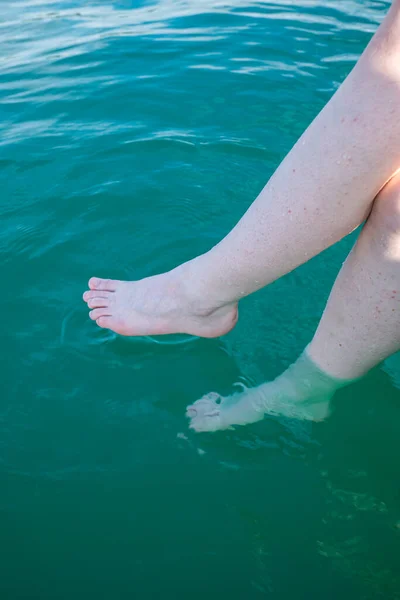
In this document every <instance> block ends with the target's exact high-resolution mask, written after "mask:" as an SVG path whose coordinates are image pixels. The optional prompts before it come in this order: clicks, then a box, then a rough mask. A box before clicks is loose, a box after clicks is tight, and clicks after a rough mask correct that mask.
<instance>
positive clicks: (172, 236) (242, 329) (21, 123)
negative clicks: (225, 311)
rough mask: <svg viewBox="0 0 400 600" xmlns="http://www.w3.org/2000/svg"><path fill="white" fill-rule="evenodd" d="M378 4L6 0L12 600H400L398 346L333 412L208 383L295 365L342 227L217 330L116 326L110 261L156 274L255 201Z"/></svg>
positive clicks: (336, 260)
mask: <svg viewBox="0 0 400 600" xmlns="http://www.w3.org/2000/svg"><path fill="white" fill-rule="evenodd" d="M387 8H388V3H387V2H381V1H378V0H376V1H373V0H365V1H363V2H362V1H361V0H327V1H326V2H320V3H317V2H315V1H314V0H299V1H296V2H294V1H291V0H281V1H279V0H277V1H270V2H261V1H259V2H257V1H253V2H251V1H249V0H226V1H217V0H193V1H183V0H159V1H158V2H143V1H141V0H139V1H138V2H134V1H133V0H114V1H112V0H98V1H97V2H96V1H91V0H88V1H85V2H83V1H81V2H79V1H78V0H48V1H46V0H26V1H23V2H21V1H18V0H13V1H11V0H2V2H1V3H0V185H1V194H0V216H1V228H0V271H1V278H0V280H1V295H2V318H3V328H2V332H3V335H2V344H1V350H0V352H1V365H2V369H1V370H2V377H1V389H2V393H1V395H0V485H1V488H0V489H1V493H0V531H1V534H0V535H1V538H0V539H1V545H0V558H1V560H0V592H1V598H4V600H39V599H40V600H70V599H71V598H75V599H76V600H80V599H83V598H85V599H88V598H93V599H94V598H95V599H96V600H97V599H103V598H104V599H107V600H109V599H112V600H122V599H125V598H135V599H136V598H137V599H138V600H142V599H143V600H147V599H149V600H150V599H155V598H168V599H170V598H171V599H176V600H181V599H182V600H186V599H191V600H192V599H193V600H195V599H200V598H210V599H212V600H214V599H217V598H231V599H234V600H253V599H258V598H263V597H267V596H268V597H272V598H274V599H275V598H276V599H282V600H289V599H294V598H296V599H307V600H309V599H313V598H316V599H324V600H325V599H329V598H332V599H336V598H338V597H340V596H339V595H340V594H341V597H343V598H346V599H352V600H354V599H366V600H375V599H380V598H382V599H385V600H395V599H397V598H400V576H399V572H400V564H399V561H400V540H399V536H400V506H399V501H400V497H399V483H398V481H399V479H398V478H399V472H400V459H399V433H400V408H399V398H400V393H399V387H400V364H399V363H400V361H399V360H397V359H396V357H395V358H392V359H391V360H389V361H387V362H386V363H385V364H384V365H383V366H381V367H379V368H378V369H376V370H375V371H373V372H372V373H371V374H370V375H369V376H368V377H367V378H366V379H365V380H364V381H362V382H360V383H358V384H357V385H355V386H353V387H352V388H349V389H347V390H343V391H341V392H340V393H339V394H338V395H337V397H336V400H335V411H334V414H333V416H332V418H331V419H330V420H329V421H328V422H327V423H325V424H316V425H314V426H307V427H305V426H301V427H300V426H299V424H296V423H295V422H292V421H285V420H280V419H275V418H269V419H266V420H265V421H264V422H263V423H259V424H257V425H254V426H251V427H248V428H242V429H239V430H237V431H228V432H223V433H220V434H216V435H213V436H208V435H197V436H196V435H194V434H193V433H191V432H189V431H188V429H187V423H186V421H185V417H184V410H185V407H186V405H187V404H188V403H190V402H192V401H194V400H195V399H197V398H198V397H199V396H200V395H201V394H203V393H205V392H208V391H210V390H218V391H220V392H229V391H231V390H232V386H233V384H234V383H235V382H237V381H244V382H246V383H257V382H261V381H262V380H265V379H269V378H271V377H274V376H276V375H277V374H278V373H279V372H280V371H281V370H282V369H284V368H285V367H286V366H287V365H288V364H290V362H292V361H293V360H294V359H295V357H296V356H297V354H298V353H299V352H300V351H301V350H302V348H303V346H304V345H305V344H306V343H307V342H308V340H309V339H310V337H311V335H312V333H313V331H314V329H315V326H316V324H317V322H318V318H319V316H320V314H321V311H322V309H323V306H324V303H325V300H326V298H327V294H328V292H329V288H330V286H331V284H332V282H333V279H334V277H335V275H336V273H337V271H338V269H339V266H340V265H341V262H342V260H343V258H344V256H345V255H346V252H347V251H348V249H349V248H350V246H351V243H352V240H345V241H344V242H342V243H341V244H339V245H338V246H336V247H335V248H333V249H331V250H329V251H328V252H326V253H324V254H323V255H322V256H320V257H318V258H317V259H315V260H313V261H312V262H311V263H309V264H308V265H306V266H304V267H302V268H301V269H299V270H298V271H296V272H295V273H293V274H291V275H289V276H287V277H285V278H284V279H282V280H281V281H279V282H277V283H275V284H274V285H272V286H270V287H269V288H267V289H266V290H263V291H262V292H260V293H258V294H256V295H255V296H254V297H252V298H249V299H247V300H246V301H245V302H244V303H243V307H242V312H241V320H240V323H239V325H238V327H237V328H236V329H235V330H234V331H233V332H232V333H231V334H229V335H228V336H226V337H225V338H223V339H221V340H195V341H193V342H191V343H187V344H186V343H183V344H170V345H161V344H156V343H154V342H152V341H151V340H143V339H136V340H127V339H121V338H117V337H115V336H114V335H112V334H110V333H106V332H104V331H99V330H97V329H96V327H95V326H94V325H93V324H92V323H91V322H90V321H89V320H88V318H87V312H86V310H85V307H84V305H83V303H82V300H81V294H82V292H83V291H84V289H85V286H86V281H87V279H88V278H89V276H91V275H92V274H99V275H104V276H111V277H116V278H117V277H119V278H139V277H142V276H145V275H148V274H154V273H157V272H159V271H162V270H165V269H168V268H170V267H172V266H173V265H175V264H176V263H177V262H179V261H182V260H185V259H188V258H190V257H191V256H194V255H195V254H197V253H199V252H203V251H205V250H207V249H208V248H209V247H210V246H211V245H213V244H215V243H216V242H217V241H218V240H219V239H220V238H221V236H223V235H224V234H225V233H226V232H227V231H228V230H229V229H230V228H231V227H232V225H233V224H234V223H235V222H236V220H237V219H238V218H239V216H240V215H241V214H242V213H243V211H244V210H245V209H246V207H247V206H248V205H249V204H250V203H251V201H252V200H253V199H254V197H255V196H256V194H257V193H258V192H259V190H260V189H261V187H262V186H263V185H264V183H265V182H266V180H267V178H268V177H269V176H270V174H271V173H272V172H273V170H274V169H275V168H276V166H277V165H278V164H279V161H280V160H281V159H282V158H283V156H284V155H285V153H286V152H287V151H288V150H289V149H290V147H291V145H292V144H293V143H294V142H295V141H296V139H297V137H298V136H299V134H300V133H301V132H302V131H303V130H304V128H305V127H306V126H307V124H308V123H309V122H310V121H311V120H312V118H313V117H314V116H315V115H316V113H317V112H318V111H319V110H320V109H321V108H322V106H323V105H324V103H325V102H326V101H327V100H328V99H329V98H330V96H331V95H332V93H333V92H334V90H335V89H336V88H337V87H338V85H339V84H340V82H341V81H342V80H343V78H344V77H345V76H346V74H347V73H348V71H349V70H350V69H351V67H352V65H353V64H354V62H355V61H356V59H357V57H358V56H359V54H360V53H361V51H362V50H363V48H364V46H365V45H366V43H367V42H368V40H369V39H370V37H371V35H372V33H373V32H374V31H375V29H376V27H377V25H378V24H379V22H380V21H381V20H382V18H383V15H384V14H385V12H386V10H387Z"/></svg>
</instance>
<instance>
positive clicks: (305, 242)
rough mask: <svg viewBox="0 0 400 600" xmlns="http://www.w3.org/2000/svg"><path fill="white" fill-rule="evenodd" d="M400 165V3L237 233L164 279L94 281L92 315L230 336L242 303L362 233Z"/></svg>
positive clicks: (129, 328) (126, 329)
mask: <svg viewBox="0 0 400 600" xmlns="http://www.w3.org/2000/svg"><path fill="white" fill-rule="evenodd" d="M399 164H400V0H395V2H394V3H393V6H392V8H391V10H390V11H389V14H388V15H387V17H386V19H385V21H384V22H383V24H382V25H381V27H380V28H379V30H378V32H377V33H376V35H375V36H374V38H373V39H372V41H371V43H370V44H369V46H368V48H367V49H366V51H365V52H364V54H363V55H362V57H361V58H360V60H359V62H358V63H357V65H356V66H355V68H354V69H353V71H352V73H351V74H350V75H349V76H348V78H347V79H346V81H345V82H344V83H343V85H342V86H341V87H340V89H339V90H338V92H337V93H336V94H335V95H334V96H333V98H332V99H331V101H330V102H329V103H328V104H327V105H326V107H325V108H324V109H323V111H322V112H321V113H320V115H319V116H318V117H317V118H316V119H315V120H314V122H313V123H312V124H311V125H310V127H309V128H308V129H307V131H306V132H305V133H304V134H303V136H302V137H301V138H300V140H299V142H298V143H297V144H296V145H295V146H294V148H293V149H292V151H291V152H290V153H289V155H288V156H287V157H286V158H285V160H284V161H283V162H282V164H281V165H280V167H279V168H278V169H277V171H276V172H275V174H274V175H273V177H272V178H271V179H270V181H269V182H268V183H267V185H266V187H265V188H264V190H263V191H262V192H261V194H260V195H259V197H258V198H257V199H256V200H255V202H254V203H253V204H252V205H251V207H250V208H249V210H248V211H247V213H246V214H245V215H244V216H243V218H242V219H241V220H240V221H239V223H238V224H237V225H236V227H235V228H234V229H233V230H232V231H231V232H230V233H229V234H228V236H227V237H226V238H225V239H224V240H222V241H221V242H220V243H219V244H218V245H217V246H216V247H214V248H213V249H212V250H211V251H210V252H208V253H206V254H204V255H202V256H200V257H198V258H196V259H194V260H193V261H190V262H189V263H186V264H184V265H181V266H180V267H178V268H177V269H175V270H174V271H172V272H170V273H167V274H163V275H161V276H157V277H153V278H149V279H145V280H142V281H138V282H119V281H112V280H103V279H97V278H93V279H92V280H91V281H90V288H91V290H90V291H88V292H86V293H85V295H84V299H85V301H86V302H87V303H88V306H89V308H91V309H93V310H92V312H91V313H90V316H91V318H92V319H94V320H96V321H97V323H98V325H100V326H101V327H107V328H109V329H113V330H114V331H116V332H117V333H120V334H123V335H146V334H157V333H173V332H178V331H180V332H187V333H192V334H195V335H200V336H206V337H213V336H218V335H221V334H223V333H225V332H226V331H228V330H229V329H230V328H231V327H232V326H233V325H234V323H235V320H236V307H237V302H238V301H239V300H240V299H241V298H242V297H244V296H246V295H248V294H250V293H252V292H254V291H255V290H257V289H259V288H261V287H263V286H265V285H267V284H268V283H270V282H272V281H274V280H275V279H277V278H279V277H281V276H282V275H284V274H285V273H287V272H289V271H291V270H292V269H294V268H295V267H297V266H298V265H299V264H301V263H303V262H305V261H307V260H308V259H310V258H311V257H312V256H314V255H316V254H318V253H319V252H321V251H322V250H324V249H325V248H327V247H328V246H330V245H332V244H333V243H335V242H337V241H338V240H339V239H341V238H342V237H344V236H345V235H347V234H348V233H349V232H350V231H352V230H353V229H354V228H355V227H357V226H358V225H359V224H360V223H361V222H362V221H363V220H364V219H365V218H366V217H367V215H368V213H369V211H370V209H371V206H372V202H373V200H374V198H375V196H376V195H377V193H378V192H379V190H380V189H381V188H382V187H383V186H384V184H385V183H386V182H387V181H388V180H389V179H390V177H391V176H392V175H393V173H394V171H395V170H396V168H397V167H398V165H399ZM243 176H244V177H245V176H246V174H245V173H244V174H243Z"/></svg>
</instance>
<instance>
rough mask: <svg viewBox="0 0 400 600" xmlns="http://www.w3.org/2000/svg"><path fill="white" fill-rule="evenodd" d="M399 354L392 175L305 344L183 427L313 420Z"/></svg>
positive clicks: (192, 414) (196, 409) (398, 256)
mask: <svg viewBox="0 0 400 600" xmlns="http://www.w3.org/2000/svg"><path fill="white" fill-rule="evenodd" d="M399 349H400V175H397V176H395V177H394V178H393V179H392V180H391V181H390V182H389V183H388V184H387V185H386V186H385V188H384V189H383V190H382V191H381V192H380V194H379V195H378V197H377V199H376V200H375V202H374V205H373V209H372V212H371V215H370V217H369V218H368V221H367V223H366V225H365V227H364V229H363V230H362V232H361V234H360V236H359V238H358V240H357V242H356V244H355V246H354V248H353V250H352V252H351V253H350V255H349V256H348V258H347V260H346V262H345V263H344V265H343V267H342V269H341V271H340V273H339V275H338V278H337V280H336V282H335V285H334V287H333V289H332V292H331V294H330V297H329V300H328V303H327V306H326V309H325V311H324V314H323V316H322V319H321V321H320V324H319V326H318V329H317V331H316V333H315V336H314V338H313V340H312V341H311V343H310V345H309V346H308V347H307V349H306V350H305V352H304V353H303V355H302V356H301V357H300V358H299V360H298V361H297V362H295V363H294V364H293V365H292V366H291V367H289V369H288V370H287V371H285V372H284V373H283V374H282V375H281V376H280V377H278V378H277V379H276V380H275V381H272V382H271V383H265V384H263V385H260V386H259V387H256V388H254V389H251V390H247V391H245V392H243V393H241V394H237V395H234V396H231V397H230V398H218V397H216V396H205V397H204V398H202V399H201V400H198V401H197V402H195V403H194V404H193V405H192V406H190V407H189V408H188V412H187V415H188V417H189V418H190V419H191V427H192V428H193V429H195V430H196V431H216V430H217V429H226V428H227V427H229V426H231V425H235V424H236V425H245V424H246V423H253V422H255V421H259V420H261V419H262V418H263V417H264V414H266V413H269V414H282V415H286V416H291V417H295V418H300V419H321V418H324V417H325V416H326V415H327V414H328V410H329V400H330V398H331V397H332V396H333V394H334V393H335V391H336V390H337V389H338V388H339V387H342V386H343V385H346V384H347V383H350V382H351V381H353V380H354V379H357V378H359V377H361V376H362V375H364V374H365V373H366V372H367V371H368V370H369V369H371V368H372V367H373V366H374V365H376V364H378V363H379V362H381V361H382V360H383V359H385V358H386V357H387V356H389V355H390V354H392V353H393V352H396V351H397V350H399Z"/></svg>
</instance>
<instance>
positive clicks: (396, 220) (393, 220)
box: [369, 173, 400, 234]
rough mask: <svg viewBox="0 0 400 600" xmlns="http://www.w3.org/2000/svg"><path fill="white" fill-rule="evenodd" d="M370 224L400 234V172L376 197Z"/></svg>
mask: <svg viewBox="0 0 400 600" xmlns="http://www.w3.org/2000/svg"><path fill="white" fill-rule="evenodd" d="M369 221H370V224H371V225H373V226H375V227H377V228H379V230H380V231H381V232H382V230H384V231H386V232H387V233H391V234H393V233H397V234H400V173H398V174H396V175H395V176H394V177H393V178H392V179H391V180H390V181H389V182H388V183H387V184H386V185H385V187H384V188H383V189H382V190H381V191H380V192H379V194H378V196H377V197H376V199H375V201H374V204H373V207H372V211H371V215H370V217H369Z"/></svg>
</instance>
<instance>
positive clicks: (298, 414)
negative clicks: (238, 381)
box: [186, 378, 332, 433]
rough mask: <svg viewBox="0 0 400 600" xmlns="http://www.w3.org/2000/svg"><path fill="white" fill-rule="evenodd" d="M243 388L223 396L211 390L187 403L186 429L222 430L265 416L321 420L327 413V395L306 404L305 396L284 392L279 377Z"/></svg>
mask: <svg viewBox="0 0 400 600" xmlns="http://www.w3.org/2000/svg"><path fill="white" fill-rule="evenodd" d="M243 388H244V391H243V392H241V393H236V394H233V395H232V396H227V397H222V396H220V395H219V394H216V393H214V392H211V393H210V394H207V395H206V396H203V397H202V398H200V400H197V401H196V402H195V403H194V404H192V405H191V406H188V407H187V410H186V416H187V417H188V418H189V419H190V424H189V427H190V429H194V430H195V431H197V432H198V433H201V432H205V431H209V432H214V431H222V430H224V429H231V428H232V426H233V425H248V424H249V423H256V422H257V421H261V420H262V419H263V418H264V416H265V415H273V416H281V417H287V418H290V419H296V420H300V421H304V420H306V421H322V420H324V419H325V418H326V417H327V416H328V414H329V397H326V396H325V397H322V398H320V399H319V400H320V401H319V402H315V399H314V402H311V403H308V402H307V400H308V399H307V398H305V399H303V398H301V397H296V394H288V391H289V390H288V389H287V386H285V387H283V386H282V380H280V379H279V378H278V379H276V380H275V381H271V382H270V383H264V384H262V385H259V386H258V387H255V388H250V389H249V388H245V387H244V386H243ZM285 388H286V389H285ZM331 395H332V394H331Z"/></svg>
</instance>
